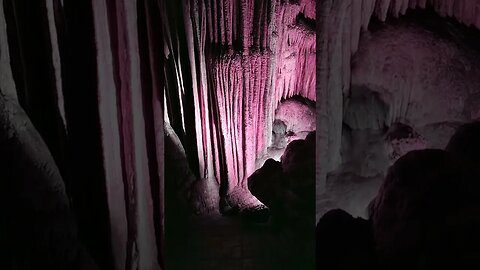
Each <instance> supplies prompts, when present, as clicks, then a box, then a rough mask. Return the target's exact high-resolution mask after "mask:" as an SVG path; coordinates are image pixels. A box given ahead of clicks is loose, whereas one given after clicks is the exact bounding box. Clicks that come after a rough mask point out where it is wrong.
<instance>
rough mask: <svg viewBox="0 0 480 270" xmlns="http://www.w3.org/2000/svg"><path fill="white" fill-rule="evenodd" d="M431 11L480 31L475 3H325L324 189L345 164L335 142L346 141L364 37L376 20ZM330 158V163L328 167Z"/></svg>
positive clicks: (321, 51)
mask: <svg viewBox="0 0 480 270" xmlns="http://www.w3.org/2000/svg"><path fill="white" fill-rule="evenodd" d="M427 7H432V8H433V10H435V12H436V13H438V14H439V15H440V16H442V17H453V18H455V19H456V20H458V21H459V22H461V23H463V24H465V25H467V26H472V25H473V26H476V27H477V28H479V29H480V2H478V1H475V0H410V1H408V0H362V1H356V0H348V1H338V2H332V1H323V2H322V4H321V5H319V9H320V10H318V16H317V18H318V19H321V20H322V23H321V24H320V23H319V24H317V26H318V27H319V28H320V32H318V33H319V35H320V36H319V37H318V38H319V40H320V41H319V42H320V44H321V46H318V54H317V69H319V72H318V73H317V74H318V75H319V77H318V78H317V88H318V91H319V93H320V97H319V103H321V106H320V105H319V110H320V112H319V116H320V117H319V118H320V119H322V120H319V122H318V128H319V129H324V131H325V132H326V133H325V134H326V135H320V134H324V133H323V132H317V136H319V137H321V138H319V139H320V140H323V141H324V142H325V140H328V144H327V145H324V147H322V148H320V147H319V146H318V145H320V144H317V146H318V147H319V148H318V155H319V157H320V159H319V160H318V164H317V169H318V170H319V171H320V173H319V175H318V176H317V179H318V178H320V179H322V180H317V181H319V182H320V183H321V182H324V181H325V179H326V172H329V171H332V170H333V169H335V168H336V167H337V166H338V165H339V162H340V159H339V155H340V142H339V140H338V139H335V138H341V133H342V124H341V123H342V117H343V116H342V109H341V104H342V103H343V99H342V93H344V94H348V93H349V91H350V81H351V74H350V70H351V63H350V57H351V56H352V55H354V54H355V53H356V52H357V50H358V46H359V38H360V33H361V31H362V30H367V28H368V24H369V22H370V20H371V18H372V17H373V16H375V17H376V18H378V19H379V20H380V21H385V20H386V19H387V17H388V16H392V17H400V16H402V15H404V14H405V13H406V12H407V10H408V9H417V8H421V9H424V8H427ZM328 29H335V31H329V30H328ZM339 33H340V34H339ZM346 42H348V44H346ZM348 47H350V48H349V49H348ZM348 51H350V53H348ZM342 52H343V54H342ZM328 71H330V72H331V73H330V74H329V73H328ZM338 74H342V76H343V78H342V81H340V79H339V78H338V77H337V76H338ZM322 99H326V100H325V101H322ZM396 109H397V108H394V110H396ZM402 110H403V111H404V110H405V108H398V111H397V113H394V114H395V115H398V114H401V111H402ZM322 115H323V116H322ZM322 136H323V137H322ZM320 149H322V150H320ZM325 152H327V153H328V154H326V153H325ZM325 155H327V156H328V157H329V160H328V161H327V160H326V156H325ZM318 186H319V185H318V183H317V191H318V192H319V193H321V192H323V191H321V190H320V189H319V188H318ZM320 186H321V185H320Z"/></svg>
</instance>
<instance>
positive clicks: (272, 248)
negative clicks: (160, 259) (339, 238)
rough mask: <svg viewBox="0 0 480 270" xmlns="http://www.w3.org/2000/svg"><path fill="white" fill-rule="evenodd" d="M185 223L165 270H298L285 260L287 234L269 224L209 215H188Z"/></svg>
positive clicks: (288, 246) (287, 246) (289, 247)
mask: <svg viewBox="0 0 480 270" xmlns="http://www.w3.org/2000/svg"><path fill="white" fill-rule="evenodd" d="M188 224H189V225H188V227H187V228H186V230H185V231H184V232H185V233H186V234H185V235H184V237H185V238H186V239H187V240H186V241H185V242H184V244H183V245H180V246H177V248H176V251H172V252H175V253H177V254H176V255H177V256H175V255H174V256H172V257H173V258H177V259H175V260H171V261H170V262H168V264H167V265H168V266H169V267H168V268H167V269H199V270H201V269H219V270H220V269H222V270H230V269H232V270H237V269H245V270H255V269H264V270H265V269H266V270H268V269H298V268H297V267H294V268H292V266H291V262H290V263H289V262H288V260H289V259H290V258H289V257H291V256H288V253H289V252H288V250H289V249H291V248H292V246H291V243H290V242H291V241H289V240H288V239H289V237H288V233H285V232H279V231H277V230H275V229H274V228H272V226H271V225H270V223H265V224H254V223H250V222H246V221H244V220H242V219H241V217H239V216H229V217H224V216H221V215H211V216H196V217H191V218H190V221H189V222H188ZM290 239H291V238H290ZM167 248H168V245H167ZM289 265H290V266H289Z"/></svg>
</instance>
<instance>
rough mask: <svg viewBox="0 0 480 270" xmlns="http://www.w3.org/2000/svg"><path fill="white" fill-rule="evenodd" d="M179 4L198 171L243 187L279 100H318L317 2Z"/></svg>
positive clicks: (266, 137) (268, 133) (266, 141)
mask: <svg viewBox="0 0 480 270" xmlns="http://www.w3.org/2000/svg"><path fill="white" fill-rule="evenodd" d="M210 5H211V6H210ZM185 7H186V8H185V10H184V12H185V14H186V16H185V18H186V19H185V24H186V29H187V30H190V32H189V33H187V39H189V42H188V44H189V49H190V51H191V53H190V60H191V67H192V73H193V76H192V77H193V78H194V87H193V88H194V89H193V91H194V100H195V110H196V111H195V114H196V115H197V116H198V118H197V120H198V121H197V123H196V132H197V147H198V157H199V163H200V173H201V177H203V178H207V179H213V178H215V179H217V181H220V180H221V176H220V175H221V171H222V170H226V172H227V173H226V174H227V175H228V182H229V187H228V190H229V191H230V192H231V191H232V190H233V189H234V188H235V187H236V186H240V187H246V179H247V177H248V176H249V175H250V174H251V173H253V171H254V169H255V160H256V158H257V156H259V155H262V154H264V153H265V152H266V149H267V147H268V145H269V144H270V141H271V136H272V135H271V134H272V124H273V120H274V114H275V109H276V107H277V106H278V103H279V102H280V100H281V99H282V98H288V97H291V96H293V95H302V96H304V97H306V98H309V99H311V100H315V99H316V98H315V69H314V65H315V32H314V31H315V29H314V28H315V27H314V24H315V20H314V18H315V17H314V16H315V1H313V0H303V1H299V3H284V1H281V2H280V1H253V0H250V1H248V0H247V1H227V0H219V1H207V3H206V4H203V2H202V1H185ZM219 7H220V8H219ZM207 11H209V12H207ZM207 13H208V14H207ZM193 52H195V53H193ZM194 56H196V57H194ZM222 164H225V165H224V166H222Z"/></svg>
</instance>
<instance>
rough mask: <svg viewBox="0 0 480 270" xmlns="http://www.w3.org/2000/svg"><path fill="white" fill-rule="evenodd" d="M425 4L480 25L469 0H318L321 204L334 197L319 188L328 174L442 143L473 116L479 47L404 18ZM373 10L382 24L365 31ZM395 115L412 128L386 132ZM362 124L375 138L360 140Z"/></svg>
mask: <svg viewBox="0 0 480 270" xmlns="http://www.w3.org/2000/svg"><path fill="white" fill-rule="evenodd" d="M427 6H428V7H431V8H432V9H433V10H434V11H435V12H436V13H437V14H438V15H439V18H438V20H441V19H442V18H454V19H455V20H457V21H458V22H460V23H461V24H463V25H466V26H472V27H476V28H480V14H478V13H479V12H480V3H479V2H478V1H473V0H457V1H454V0H453V1H434V0H432V1H430V0H420V1H416V0H410V1H408V0H405V1H399V0H362V1H355V0H352V1H348V0H347V1H322V3H321V4H320V5H318V9H317V33H318V39H317V52H318V54H317V86H316V87H317V93H318V97H317V113H318V117H317V130H318V132H317V198H319V199H318V200H317V208H318V209H320V208H322V207H323V206H322V205H331V203H334V202H329V203H326V199H325V198H328V197H332V196H334V195H328V194H325V192H326V191H328V187H327V186H326V185H325V184H326V183H327V178H328V174H330V175H331V177H332V179H331V180H332V181H333V178H337V177H338V175H343V173H354V175H358V176H360V177H374V175H376V173H381V172H384V171H385V169H386V167H385V166H388V164H391V162H393V161H394V160H396V159H397V158H398V157H399V156H401V155H403V154H405V153H406V152H408V151H410V150H414V149H422V148H425V147H429V148H443V147H445V145H446V143H447V142H448V139H449V137H450V136H451V135H452V134H453V132H454V130H455V128H456V127H458V125H460V124H461V123H464V122H468V121H470V120H475V119H477V118H478V111H479V108H478V102H477V100H478V96H479V94H478V89H480V81H478V80H475V78H478V75H480V69H479V68H478V67H477V65H476V63H478V60H479V58H478V57H479V55H478V53H477V52H476V51H475V50H473V49H471V46H470V47H469V46H464V45H462V44H464V39H466V38H464V37H463V36H462V35H463V34H462V33H463V32H462V31H458V30H457V29H458V26H451V25H448V26H447V27H444V29H445V30H444V32H446V33H447V34H446V36H445V35H443V36H442V35H440V34H438V33H435V31H432V30H429V29H425V28H424V27H422V26H419V25H417V24H414V23H408V22H402V16H403V15H405V14H406V13H407V11H408V10H410V9H424V8H426V7H427ZM372 18H375V19H378V21H380V22H386V24H382V25H381V26H380V27H375V28H371V29H369V25H370V23H371V20H372ZM395 18H399V19H398V20H395ZM446 25H447V24H446ZM394 123H403V124H406V125H408V126H410V127H411V128H413V130H414V134H412V136H410V137H404V138H397V139H391V140H389V139H387V138H385V137H383V134H385V132H386V131H387V130H388V128H389V127H390V126H391V125H393V124H394ZM345 124H346V125H347V129H346V128H345ZM362 130H364V131H365V132H366V133H365V134H367V133H370V134H372V132H373V133H377V134H378V135H375V136H377V139H373V137H375V136H373V137H372V138H370V139H366V138H365V136H363V135H361V133H362ZM375 130H376V131H375ZM353 137H355V138H353ZM341 138H343V139H341ZM361 138H364V139H361ZM352 140H354V141H352ZM362 145H363V146H362ZM375 149H376V150H375ZM375 151H377V153H374V152H375ZM378 151H380V152H378ZM355 153H356V155H357V157H358V158H360V157H361V156H363V158H360V159H357V160H359V161H358V162H353V163H352V162H350V161H352V160H355V158H353V156H349V155H351V154H355ZM360 160H361V161H360ZM372 165H373V166H372ZM332 181H328V182H330V183H331V182H332ZM328 186H330V185H329V184H328ZM352 190H354V189H352ZM322 194H323V195H322ZM369 194H370V193H369ZM332 200H333V199H332ZM327 201H328V199H327ZM364 201H367V200H364ZM362 204H364V203H362ZM362 207H363V206H362ZM355 211H356V212H357V213H359V212H361V211H357V210H355ZM362 215H364V214H362ZM319 217H320V214H319V212H317V219H318V218H319Z"/></svg>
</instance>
